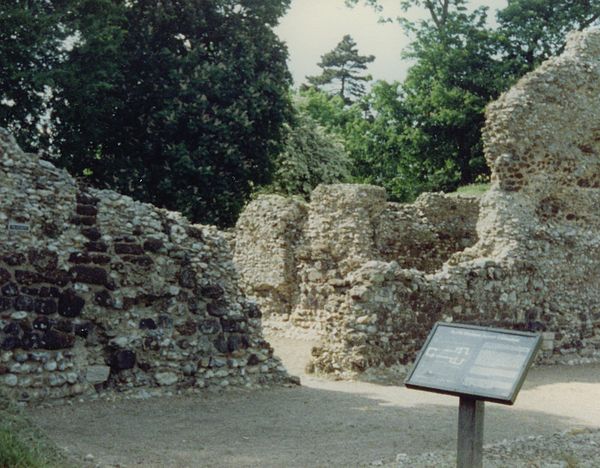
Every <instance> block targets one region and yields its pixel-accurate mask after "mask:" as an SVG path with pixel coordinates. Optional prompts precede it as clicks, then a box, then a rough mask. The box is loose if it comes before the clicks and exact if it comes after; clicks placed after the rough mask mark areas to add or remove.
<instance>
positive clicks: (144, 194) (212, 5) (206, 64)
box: [50, 0, 291, 226]
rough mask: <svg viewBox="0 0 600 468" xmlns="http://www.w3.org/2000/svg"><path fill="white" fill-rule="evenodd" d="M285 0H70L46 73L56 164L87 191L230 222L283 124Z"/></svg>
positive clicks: (267, 165) (259, 178)
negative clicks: (61, 39) (280, 29)
mask: <svg viewBox="0 0 600 468" xmlns="http://www.w3.org/2000/svg"><path fill="white" fill-rule="evenodd" d="M288 5H289V0H164V1H162V2H147V1H145V0H130V1H124V0H70V2H69V8H68V9H67V11H68V15H67V16H65V17H64V19H63V23H62V24H64V26H65V27H67V28H68V29H69V30H71V31H75V33H73V34H72V39H73V48H72V50H70V51H68V52H67V53H66V57H65V58H64V60H62V61H61V62H60V64H59V65H58V66H56V67H54V68H53V70H52V80H53V82H54V87H53V95H52V100H51V102H50V105H51V107H52V109H53V110H54V113H53V115H55V116H56V117H57V118H56V119H53V120H52V125H53V129H54V135H55V146H56V148H57V152H58V155H59V156H60V157H59V160H58V161H59V163H60V164H61V165H62V166H63V167H66V168H67V169H69V170H70V171H71V172H72V173H73V174H74V175H76V176H81V177H84V178H85V179H86V180H87V181H89V183H90V184H93V185H95V186H98V187H106V188H112V189H116V190H118V191H120V192H122V193H125V194H129V195H132V196H133V197H135V198H137V199H140V200H142V201H147V202H151V203H154V204H155V205H158V206H161V207H166V208H169V209H176V210H179V211H182V212H183V213H184V214H185V215H187V216H188V217H189V218H191V219H192V220H193V221H197V222H198V221H199V222H205V223H216V224H218V225H221V226H225V225H231V224H232V223H234V222H235V219H236V217H237V214H238V212H239V211H240V210H241V208H242V207H243V205H244V202H245V200H247V198H248V197H249V195H250V193H251V192H252V190H253V188H254V187H255V186H256V185H259V184H264V183H268V182H269V180H270V176H271V173H272V170H273V163H272V159H273V157H274V156H275V155H276V154H278V153H279V149H280V147H281V144H282V141H283V138H284V133H283V124H284V123H285V122H286V121H287V120H288V119H289V116H290V113H291V104H290V102H289V97H288V88H289V86H290V84H291V76H290V74H289V72H288V70H287V66H286V58H287V50H286V48H285V45H284V44H283V43H282V42H281V41H280V40H279V39H278V38H277V36H276V35H275V34H274V32H273V29H272V28H273V26H274V25H275V24H276V23H277V21H278V19H279V17H280V16H281V15H282V14H283V13H284V11H285V9H286V8H287V6H288Z"/></svg>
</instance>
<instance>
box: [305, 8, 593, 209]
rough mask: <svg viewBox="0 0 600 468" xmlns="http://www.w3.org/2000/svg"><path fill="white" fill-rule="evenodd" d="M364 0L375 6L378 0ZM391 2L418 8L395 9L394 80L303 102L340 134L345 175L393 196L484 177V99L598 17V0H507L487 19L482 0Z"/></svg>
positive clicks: (401, 197) (408, 195)
mask: <svg viewBox="0 0 600 468" xmlns="http://www.w3.org/2000/svg"><path fill="white" fill-rule="evenodd" d="M359 2H362V0H346V3H347V4H349V5H353V4H357V3H359ZM364 3H366V4H370V5H372V6H374V7H376V8H377V9H378V10H379V11H380V12H382V14H383V13H385V10H384V9H383V8H382V5H381V3H380V2H379V1H378V0H365V1H364ZM399 4H400V6H401V7H402V9H403V10H404V11H408V10H411V9H419V8H420V9H422V10H423V11H424V12H426V15H425V16H424V17H423V19H422V20H418V21H409V20H407V19H406V17H400V18H397V20H398V22H399V23H400V24H401V26H402V27H403V28H404V29H405V30H406V32H407V33H408V34H410V35H411V37H412V38H413V41H412V44H411V46H410V47H409V48H408V50H406V51H404V56H405V57H407V58H410V59H412V61H413V65H412V66H411V68H410V69H409V70H408V73H407V76H406V79H405V80H404V82H403V83H401V84H398V83H394V84H389V83H382V82H380V83H379V84H377V85H376V86H374V87H373V89H372V90H371V92H370V94H369V95H368V96H365V98H364V99H362V101H361V102H360V103H357V104H355V105H354V106H353V107H354V108H353V109H344V108H341V107H340V106H339V103H336V102H335V101H333V100H331V102H330V103H329V104H325V103H324V102H323V97H317V96H313V97H312V101H313V104H312V108H311V109H310V110H311V115H312V116H313V117H314V118H315V119H317V120H318V121H319V122H320V123H321V124H323V125H325V126H327V128H329V129H331V130H333V131H337V132H338V133H339V134H340V135H341V136H342V137H343V139H344V143H345V146H346V149H347V150H348V152H349V154H350V157H351V159H352V161H353V176H354V179H355V180H356V181H363V182H370V183H377V184H380V185H383V186H385V187H386V188H387V189H388V193H390V195H391V197H392V199H396V200H410V199H412V198H414V197H415V196H416V195H417V194H418V193H420V192H421V191H424V190H445V191H452V190H454V189H455V188H456V187H457V186H459V185H464V184H469V183H473V182H477V181H480V180H485V179H486V178H487V175H488V168H487V166H486V164H485V160H484V157H483V145H482V141H481V129H482V127H483V124H484V121H485V116H484V109H485V106H486V104H487V103H489V102H490V101H491V100H493V99H495V98H497V97H498V96H499V94H500V93H501V92H503V91H504V90H506V89H508V88H509V87H510V86H511V85H512V84H513V83H514V82H515V81H516V79H518V78H519V77H521V76H522V75H523V74H524V73H526V72H527V71H530V70H531V69H532V68H533V67H535V66H536V65H537V64H539V63H540V62H541V61H542V60H544V59H546V58H548V56H550V55H552V54H556V53H559V52H560V51H561V50H562V48H563V47H564V43H565V37H566V33H567V32H568V31H570V30H572V29H583V28H585V27H587V26H590V25H594V24H598V23H599V22H600V21H599V18H600V0H589V1H587V0H586V1H584V2H579V1H574V0H558V1H556V2H548V1H545V0H508V6H507V7H506V8H505V9H503V10H501V11H499V13H498V27H497V28H491V27H490V26H489V24H488V23H487V10H486V9H485V8H479V9H476V10H474V11H471V10H469V8H468V4H469V2H468V1H467V0H399ZM388 19H389V18H388ZM332 109H335V112H333V111H332Z"/></svg>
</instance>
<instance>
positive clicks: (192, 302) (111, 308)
mask: <svg viewBox="0 0 600 468" xmlns="http://www.w3.org/2000/svg"><path fill="white" fill-rule="evenodd" d="M260 321H261V313H260V310H259V309H258V307H257V306H256V305H255V304H254V303H252V302H249V301H248V300H247V299H246V298H245V297H244V296H243V295H242V294H241V292H240V290H239V287H238V285H237V273H236V271H235V267H234V265H233V262H232V258H231V251H230V246H229V243H228V242H227V241H226V240H225V238H224V237H223V236H222V235H221V233H220V232H219V231H218V230H217V229H216V228H214V227H210V226H201V225H192V224H190V223H189V222H188V221H187V220H186V219H185V218H183V217H182V216H180V215H179V214H178V213H174V212H169V211H166V210H162V209H157V208H155V207H153V206H151V205H148V204H144V203H139V202H136V201H134V200H132V199H131V198H129V197H125V196H121V195H119V194H117V193H114V192H111V191H107V190H94V189H88V188H85V187H83V186H81V185H79V184H78V183H77V182H76V181H75V180H74V179H73V178H72V177H71V176H69V174H67V173H66V172H65V171H64V170H60V169H57V168H56V167H54V165H52V164H51V163H50V162H48V161H44V160H41V159H39V158H38V157H37V156H35V155H32V154H25V153H23V152H22V151H21V150H20V148H19V147H18V146H17V144H16V143H15V141H14V139H13V138H12V136H10V135H9V134H8V132H7V131H5V130H2V129H0V385H2V386H4V387H5V388H6V389H7V391H8V392H9V393H10V394H11V395H12V396H13V397H14V398H16V399H18V400H21V401H39V400H44V399H59V398H63V397H67V396H73V395H80V394H95V392H96V391H100V392H103V391H118V392H127V391H137V390H141V389H148V388H154V389H155V391H159V392H160V390H161V389H162V390H164V391H168V392H173V391H178V390H184V389H200V388H205V387H226V386H229V385H231V386H253V385H259V384H270V383H278V382H279V383H281V382H287V381H288V380H289V377H288V376H287V373H286V372H285V370H284V369H283V367H282V365H281V363H280V361H279V360H278V359H276V358H274V357H273V350H272V348H271V347H270V345H269V344H268V343H267V342H266V341H265V340H264V339H263V337H262V334H261V333H262V330H261V324H260Z"/></svg>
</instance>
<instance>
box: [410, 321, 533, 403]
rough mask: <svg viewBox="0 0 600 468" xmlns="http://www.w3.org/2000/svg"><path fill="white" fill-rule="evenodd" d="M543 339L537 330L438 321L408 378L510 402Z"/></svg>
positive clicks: (414, 384) (419, 384) (431, 387)
mask: <svg viewBox="0 0 600 468" xmlns="http://www.w3.org/2000/svg"><path fill="white" fill-rule="evenodd" d="M541 340H542V337H541V335H539V334H534V333H525V332H519V331H513V330H502V329H498V328H487V327H476V326H472V325H460V324H453V323H441V322H438V323H436V324H435V326H434V327H433V330H431V333H430V334H429V337H428V338H427V341H426V342H425V345H424V346H423V349H421V352H420V353H419V356H418V357H417V360H416V362H415V365H414V366H413V369H412V370H411V372H410V374H409V375H408V377H407V379H406V381H405V382H404V383H405V385H406V386H407V387H408V388H416V389H420V390H427V391H431V392H438V393H447V394H450V395H457V396H468V397H474V398H478V399H481V400H488V401H494V402H497V403H503V404H508V405H512V404H513V403H514V402H515V398H516V397H517V393H518V392H519V390H520V389H521V385H523V381H524V380H525V376H526V375H527V371H528V370H529V367H530V366H531V363H532V362H533V359H534V358H535V355H536V354H537V351H538V349H539V348H540V346H541Z"/></svg>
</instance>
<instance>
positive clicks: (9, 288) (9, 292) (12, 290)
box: [0, 282, 19, 297]
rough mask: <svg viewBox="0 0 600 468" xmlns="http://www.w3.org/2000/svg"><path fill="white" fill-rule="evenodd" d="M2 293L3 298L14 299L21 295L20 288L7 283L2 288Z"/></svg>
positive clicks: (0, 290)
mask: <svg viewBox="0 0 600 468" xmlns="http://www.w3.org/2000/svg"><path fill="white" fill-rule="evenodd" d="M0 292H2V295H3V296H7V297H14V296H16V295H17V294H19V287H18V286H17V285H16V284H15V283H13V282H10V283H6V284H5V285H4V286H2V289H0Z"/></svg>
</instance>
